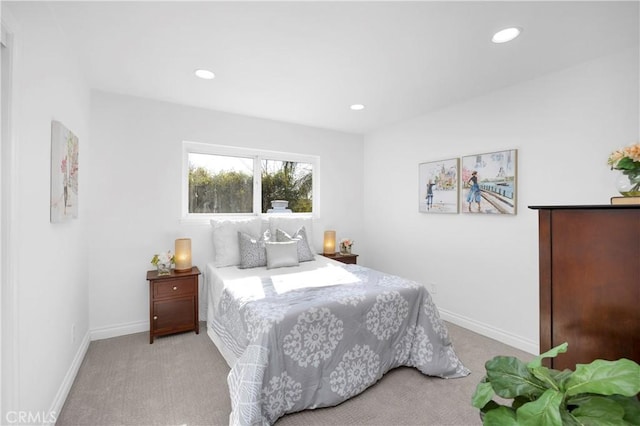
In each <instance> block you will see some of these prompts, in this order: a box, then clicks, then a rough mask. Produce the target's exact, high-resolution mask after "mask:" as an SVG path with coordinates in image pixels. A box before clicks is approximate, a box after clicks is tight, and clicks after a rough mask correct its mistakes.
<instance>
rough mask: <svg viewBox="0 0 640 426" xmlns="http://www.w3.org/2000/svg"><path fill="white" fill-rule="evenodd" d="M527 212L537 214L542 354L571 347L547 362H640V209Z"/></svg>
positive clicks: (562, 364) (570, 208) (559, 364)
mask: <svg viewBox="0 0 640 426" xmlns="http://www.w3.org/2000/svg"><path fill="white" fill-rule="evenodd" d="M530 208H531V209H536V210H538V215H539V219H538V221H539V239H540V240H539V250H540V259H539V260H540V352H545V351H547V350H548V349H550V348H552V347H554V346H557V345H559V344H561V343H563V342H568V343H569V348H568V350H567V353H565V354H560V355H558V357H557V358H555V359H553V360H548V361H549V362H547V365H549V366H551V367H553V368H556V369H560V370H562V369H564V368H571V369H574V368H575V365H576V364H587V363H590V362H591V361H593V360H594V359H597V358H601V359H607V360H616V359H619V358H628V359H631V360H634V361H635V362H640V206H632V205H615V206H610V205H603V206H530Z"/></svg>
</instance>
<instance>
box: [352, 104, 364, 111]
mask: <svg viewBox="0 0 640 426" xmlns="http://www.w3.org/2000/svg"><path fill="white" fill-rule="evenodd" d="M349 108H351V109H352V110H354V111H360V110H362V109H364V105H362V104H353V105H351V106H350V107H349Z"/></svg>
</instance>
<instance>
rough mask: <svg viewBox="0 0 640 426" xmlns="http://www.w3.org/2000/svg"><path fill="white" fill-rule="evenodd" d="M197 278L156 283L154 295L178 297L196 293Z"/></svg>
mask: <svg viewBox="0 0 640 426" xmlns="http://www.w3.org/2000/svg"><path fill="white" fill-rule="evenodd" d="M195 284H196V280H184V279H182V280H165V281H159V282H156V283H155V285H154V291H153V296H154V297H178V296H184V295H190V294H194V293H195V292H196V285H195Z"/></svg>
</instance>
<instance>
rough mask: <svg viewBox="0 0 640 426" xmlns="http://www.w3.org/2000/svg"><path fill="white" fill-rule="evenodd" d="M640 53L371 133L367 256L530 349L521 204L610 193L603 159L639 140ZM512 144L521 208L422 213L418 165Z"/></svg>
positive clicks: (531, 267)
mask: <svg viewBox="0 0 640 426" xmlns="http://www.w3.org/2000/svg"><path fill="white" fill-rule="evenodd" d="M638 55H639V54H638V49H637V48H635V49H630V50H626V51H624V52H621V53H618V54H615V55H612V56H609V57H605V58H601V59H598V60H594V61H592V62H588V63H585V64H582V65H579V66H576V67H573V68H570V69H566V70H564V71H561V72H558V73H554V74H550V75H547V76H545V77H542V78H538V79H536V80H532V81H529V82H526V83H524V84H519V85H517V86H512V87H510V88H507V89H504V90H501V91H499V92H494V93H492V94H489V95H487V96H483V97H479V98H475V99H472V100H470V101H468V102H465V103H461V104H457V105H454V106H452V107H450V108H446V109H443V110H440V111H437V112H434V113H432V114H428V115H425V116H422V117H419V118H417V119H415V120H411V121H409V122H404V123H401V124H398V125H396V126H393V127H390V128H387V129H384V130H381V131H378V132H375V133H373V134H370V135H367V136H366V138H365V155H364V158H365V159H364V164H365V172H364V182H365V199H364V206H365V209H364V211H365V215H364V225H365V229H367V230H375V232H367V233H366V241H365V244H364V245H363V246H362V247H363V249H361V250H362V251H363V252H364V254H366V258H367V263H368V264H371V265H374V266H375V267H377V268H379V269H381V270H385V271H388V272H391V273H396V274H401V275H404V276H407V277H409V278H413V279H415V280H418V281H421V282H423V283H425V284H426V283H434V284H435V285H436V287H437V293H436V294H435V295H434V299H435V301H436V303H437V304H438V306H439V308H440V309H441V311H442V313H443V316H444V317H445V318H446V319H448V320H451V321H453V322H454V323H458V324H460V325H463V326H466V327H468V328H471V329H474V330H477V331H479V332H481V333H483V334H486V335H489V336H493V337H494V338H498V339H500V340H502V341H505V342H507V343H510V344H513V345H515V346H517V347H520V348H522V349H524V350H527V351H530V352H532V353H535V352H536V351H537V350H538V218H537V212H536V211H533V210H530V209H528V208H527V206H529V205H552V204H553V205H567V204H608V203H609V198H610V197H611V196H614V195H617V194H616V193H615V187H614V184H613V178H614V175H613V172H611V171H610V170H609V168H608V166H607V164H606V161H607V158H608V156H609V154H610V153H611V152H612V151H613V150H614V149H617V148H619V147H621V146H625V145H628V144H631V143H634V142H637V141H638V140H639V136H640V130H639V128H640V125H639V119H640V118H639V117H640V111H639V107H638V105H639V87H638V86H639V83H638V79H639V75H640V74H639V70H638V59H639V58H638ZM514 148H515V149H517V150H518V195H519V197H518V206H517V209H518V212H517V215H516V216H485V215H469V214H458V215H455V214H451V215H436V214H424V213H418V187H417V178H418V163H420V162H425V161H433V160H440V159H446V158H455V157H461V156H465V155H471V154H477V153H483V152H492V151H497V150H503V149H514ZM594 244H597V242H596V241H594Z"/></svg>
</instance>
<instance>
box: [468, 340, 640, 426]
mask: <svg viewBox="0 0 640 426" xmlns="http://www.w3.org/2000/svg"><path fill="white" fill-rule="evenodd" d="M567 347H568V344H567V343H563V344H561V345H559V346H556V347H555V348H553V349H551V350H549V351H548V352H545V353H543V354H542V355H540V356H538V357H536V358H535V359H534V360H533V361H531V362H529V363H528V364H527V363H524V362H522V361H520V360H519V359H518V358H515V357H510V356H496V357H494V358H493V359H491V360H489V361H487V362H486V364H485V369H486V371H487V374H486V376H485V377H484V378H483V379H482V381H481V382H480V383H479V384H478V386H477V387H476V391H475V392H474V394H473V397H472V404H473V406H474V407H476V408H479V409H480V412H481V413H480V416H481V417H482V419H483V424H484V425H500V426H507V425H536V426H537V425H545V426H554V425H640V402H639V401H638V397H637V395H638V393H639V392H640V366H638V364H637V363H635V362H633V361H631V360H628V359H625V358H622V359H619V360H617V361H605V360H601V359H598V360H595V361H593V362H592V363H590V364H578V365H576V369H575V371H571V370H569V369H567V370H564V371H559V370H554V369H551V368H547V367H545V366H543V365H542V360H543V359H544V358H553V357H555V356H557V355H558V354H559V353H563V352H566V351H567ZM496 395H497V396H498V397H500V398H502V399H503V400H501V401H500V402H496V401H494V400H493V398H494V396H496ZM505 400H507V401H505ZM508 400H511V401H508ZM504 402H510V404H509V405H504Z"/></svg>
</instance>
